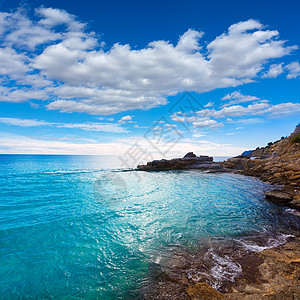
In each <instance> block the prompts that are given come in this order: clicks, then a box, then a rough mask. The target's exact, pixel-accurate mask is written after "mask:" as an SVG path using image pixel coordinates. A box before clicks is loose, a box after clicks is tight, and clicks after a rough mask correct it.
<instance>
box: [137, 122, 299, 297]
mask: <svg viewBox="0 0 300 300" xmlns="http://www.w3.org/2000/svg"><path fill="white" fill-rule="evenodd" d="M137 168H138V170H141V171H161V170H190V169H195V170H200V171H207V172H234V173H238V174H243V175H247V176H254V177H258V178H260V179H261V180H262V181H265V182H267V183H269V184H273V185H277V186H281V187H280V188H277V189H274V190H271V191H269V192H267V193H266V194H265V196H266V199H267V200H269V201H271V202H274V203H276V204H279V205H284V206H288V207H290V208H293V209H296V210H299V211H300V124H299V125H298V126H297V127H296V129H295V131H294V132H293V133H292V134H291V135H290V136H289V137H286V138H284V137H282V138H281V140H279V141H276V142H274V143H271V142H270V143H269V144H268V145H267V146H266V147H262V148H257V149H255V150H253V151H246V152H245V153H243V154H242V155H240V156H237V157H233V158H230V159H228V160H227V161H224V162H221V163H215V162H213V158H212V157H209V156H196V155H195V154H194V153H192V152H189V153H187V154H186V155H185V156H184V157H183V158H174V159H171V160H166V159H162V160H155V161H152V162H148V163H147V164H146V165H139V166H138V167H137ZM232 251H234V250H233V249H231V252H232ZM240 264H241V266H242V269H243V271H242V276H240V277H239V278H237V279H236V280H235V281H234V284H233V285H232V286H231V287H230V291H227V292H221V291H217V290H215V289H214V288H212V287H211V286H210V285H209V284H207V283H206V282H204V281H202V282H197V283H195V282H194V283H191V282H190V281H189V280H188V279H187V278H185V276H184V275H182V274H181V275H180V276H179V277H178V276H177V275H176V276H175V275H174V278H175V279H171V281H170V282H171V283H170V286H167V285H165V284H164V283H162V282H161V283H160V284H161V285H160V286H159V287H156V288H157V289H158V295H159V296H158V298H155V297H153V294H151V293H150V298H147V296H146V297H145V299H192V300H199V299H208V300H209V299H233V300H239V299H246V300H247V299H249V300H250V299H274V300H277V299H278V300H281V299H287V300H289V299H300V237H294V238H293V240H292V241H289V242H288V243H286V244H285V245H282V246H279V247H275V248H270V249H266V250H263V251H260V252H252V253H251V254H249V255H248V256H246V258H244V260H243V261H242V260H241V262H240ZM178 272H179V270H178ZM174 274H175V273H174ZM172 276H173V275H172ZM172 276H171V277H172ZM177 277H178V278H177ZM154 290H155V288H154ZM151 295H152V296H151ZM162 295H163V297H162Z"/></svg>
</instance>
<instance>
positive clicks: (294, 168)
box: [286, 164, 300, 171]
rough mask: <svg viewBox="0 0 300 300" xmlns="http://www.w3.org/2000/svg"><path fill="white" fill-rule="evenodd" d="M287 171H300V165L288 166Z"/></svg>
mask: <svg viewBox="0 0 300 300" xmlns="http://www.w3.org/2000/svg"><path fill="white" fill-rule="evenodd" d="M286 169H287V170H292V171H300V165H299V164H289V165H287V166H286Z"/></svg>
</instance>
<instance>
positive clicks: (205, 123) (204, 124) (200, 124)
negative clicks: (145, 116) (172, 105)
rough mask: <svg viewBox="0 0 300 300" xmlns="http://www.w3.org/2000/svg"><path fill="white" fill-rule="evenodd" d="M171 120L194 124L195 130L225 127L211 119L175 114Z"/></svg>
mask: <svg viewBox="0 0 300 300" xmlns="http://www.w3.org/2000/svg"><path fill="white" fill-rule="evenodd" d="M171 120H172V121H174V122H178V123H192V126H193V128H211V129H217V128H220V127H223V126H224V125H223V124H222V123H218V122H217V121H215V120H212V119H210V118H203V117H199V116H197V115H192V116H188V115H186V114H182V113H174V114H173V115H171Z"/></svg>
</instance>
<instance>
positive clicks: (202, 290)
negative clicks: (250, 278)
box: [186, 282, 228, 300]
mask: <svg viewBox="0 0 300 300" xmlns="http://www.w3.org/2000/svg"><path fill="white" fill-rule="evenodd" d="M186 292H187V294H188V296H189V298H190V299H191V300H222V299H228V298H227V297H225V296H224V295H223V294H222V293H220V292H218V291H216V290H215V289H213V288H212V287H211V286H210V285H208V284H207V283H205V282H201V283H196V284H194V285H192V286H190V287H188V288H187V289H186Z"/></svg>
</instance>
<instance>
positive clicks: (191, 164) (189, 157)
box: [137, 152, 226, 172]
mask: <svg viewBox="0 0 300 300" xmlns="http://www.w3.org/2000/svg"><path fill="white" fill-rule="evenodd" d="M137 168H138V169H139V170H142V171H160V170H187V169H197V170H203V171H211V172H222V171H226V170H225V169H224V168H223V167H222V166H221V165H220V164H218V163H215V162H213V158H212V157H209V156H202V155H201V156H196V155H195V154H194V153H193V152H189V153H187V154H186V155H185V156H184V157H183V158H173V159H170V160H167V159H161V160H153V161H151V162H148V163H147V164H146V165H139V166H137Z"/></svg>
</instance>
